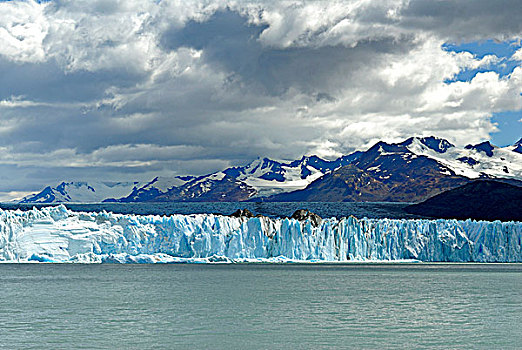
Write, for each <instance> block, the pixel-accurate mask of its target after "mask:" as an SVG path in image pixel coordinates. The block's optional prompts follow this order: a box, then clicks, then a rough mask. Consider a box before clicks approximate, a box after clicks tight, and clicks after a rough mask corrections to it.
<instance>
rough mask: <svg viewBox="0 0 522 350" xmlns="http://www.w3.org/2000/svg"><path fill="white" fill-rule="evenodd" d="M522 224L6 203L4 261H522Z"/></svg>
mask: <svg viewBox="0 0 522 350" xmlns="http://www.w3.org/2000/svg"><path fill="white" fill-rule="evenodd" d="M521 246H522V223H521V222H499V221H495V222H485V221H478V222H477V221H471V220H467V221H458V220H392V219H357V218H354V217H348V218H345V219H340V220H338V219H335V218H332V219H324V220H322V223H321V224H320V225H318V226H317V227H316V226H314V225H313V224H312V223H311V222H310V221H297V220H294V219H271V218H267V217H257V218H250V219H247V218H234V217H226V216H217V215H172V216H152V215H151V216H141V215H123V214H113V213H107V212H100V213H86V212H74V211H70V210H68V209H66V208H65V207H64V206H57V207H47V208H42V209H32V210H29V211H25V212H24V211H20V210H1V209H0V261H4V262H26V261H42V262H46V261H48V262H85V263H90V262H147V263H152V262H187V261H192V262H209V261H216V262H218V261H294V260H299V261H302V260H305V261H367V260H384V261H390V260H404V259H415V260H421V261H454V262H471V261H475V262H522V248H521Z"/></svg>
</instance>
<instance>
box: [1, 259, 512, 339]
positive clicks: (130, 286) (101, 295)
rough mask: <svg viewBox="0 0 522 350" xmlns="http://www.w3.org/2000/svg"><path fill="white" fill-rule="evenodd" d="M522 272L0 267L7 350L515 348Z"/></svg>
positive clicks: (386, 267)
mask: <svg viewBox="0 0 522 350" xmlns="http://www.w3.org/2000/svg"><path fill="white" fill-rule="evenodd" d="M521 287H522V265H521V264H487V265H482V264H480V265H479V264H352V265H292V264H289V265H252V264H245V265H90V266H86V265H68V264H65V265H50V264H36V265H31V264H3V265H0V303H1V307H0V347H2V348H6V349H101V348H110V349H286V348H288V349H336V348H355V349H364V348H367V349H385V348H394V349H397V348H401V349H416V348H432V349H450V348H455V349H462V348H473V349H491V348H495V349H515V348H520V347H521V344H522V332H521V325H522V292H521Z"/></svg>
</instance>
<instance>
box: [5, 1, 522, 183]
mask: <svg viewBox="0 0 522 350" xmlns="http://www.w3.org/2000/svg"><path fill="white" fill-rule="evenodd" d="M0 12H1V13H2V16H0V40H1V41H2V45H1V46H0V76H2V84H0V115H1V118H0V148H2V156H0V166H2V167H4V168H5V172H3V174H4V175H3V177H4V181H3V182H2V186H3V187H2V186H0V191H3V192H9V191H18V190H23V191H25V190H29V189H30V188H33V189H37V188H38V187H40V186H41V185H43V184H46V183H49V182H50V183H54V182H56V181H59V180H62V179H67V180H68V179H84V180H89V179H93V178H97V179H99V178H107V179H122V180H147V179H148V178H149V177H151V176H154V175H176V174H186V173H194V174H201V173H205V172H210V171H215V170H220V169H221V168H223V167H226V166H229V165H237V164H241V163H245V162H248V161H249V160H251V159H252V158H255V157H257V156H270V157H274V158H287V159H288V158H295V157H299V156H300V155H302V154H305V153H306V154H312V153H316V154H319V155H322V156H325V157H334V156H338V155H340V154H346V153H348V152H351V151H353V150H355V149H359V148H363V147H367V146H369V145H371V144H372V143H373V142H375V141H377V140H379V139H387V140H398V139H401V138H406V137H409V136H411V135H413V134H416V135H427V134H435V135H439V136H442V137H447V138H448V139H450V140H451V141H452V142H455V143H460V144H467V143H473V142H478V141H481V140H483V139H487V138H489V135H490V133H492V132H494V131H496V130H497V129H496V126H495V124H494V123H492V122H491V121H490V118H491V115H492V113H494V112H499V111H504V110H519V109H522V100H521V96H520V93H521V89H520V86H522V81H521V80H522V68H521V67H520V65H518V67H516V68H515V69H514V70H513V71H512V72H511V73H509V74H507V75H505V76H500V75H499V74H497V73H496V72H495V71H494V69H493V68H492V67H494V66H495V65H498V64H502V62H503V61H502V59H501V58H499V57H497V56H495V55H494V54H491V55H486V56H484V57H480V58H479V57H476V56H474V55H473V54H471V53H469V52H452V51H448V50H445V49H444V47H443V44H445V43H448V42H451V43H458V42H467V41H473V40H486V39H495V40H512V39H519V38H520V36H521V34H522V24H521V22H520V20H519V19H520V18H521V17H522V9H521V8H520V6H518V3H517V1H507V0H506V1H500V2H494V3H493V2H489V1H466V2H461V1H437V2H426V1H416V0H413V1H403V0H396V1H384V0H383V1H369V0H363V1H331V2H324V1H306V2H302V1H294V2H253V1H234V2H231V1H226V0H222V1H215V2H202V1H187V2H183V3H177V2H166V1H159V2H157V1H154V2H153V1H134V0H132V1H117V0H105V1H53V2H42V3H39V2H35V1H9V2H0ZM520 55H521V54H520V50H518V51H517V52H516V53H515V54H514V55H513V56H512V57H511V60H513V61H516V60H518V61H521V59H520V57H519V56H520ZM470 69H480V72H479V73H477V74H476V75H475V76H474V77H473V78H472V79H469V80H468V81H458V80H455V79H454V78H455V77H456V76H458V74H459V73H460V72H462V71H465V70H470ZM22 182H23V184H22ZM22 187H23V188H22Z"/></svg>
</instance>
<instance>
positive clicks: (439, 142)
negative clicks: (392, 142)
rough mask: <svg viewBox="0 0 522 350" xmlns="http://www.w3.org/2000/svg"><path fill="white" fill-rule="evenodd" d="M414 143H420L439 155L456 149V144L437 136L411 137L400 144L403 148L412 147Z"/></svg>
mask: <svg viewBox="0 0 522 350" xmlns="http://www.w3.org/2000/svg"><path fill="white" fill-rule="evenodd" d="M414 143H418V144H421V145H423V146H424V147H427V148H429V149H431V150H433V151H435V152H437V153H444V152H446V151H447V150H448V149H450V148H452V147H455V145H454V144H452V143H451V142H449V141H448V140H446V139H442V138H438V137H435V136H428V137H410V138H409V139H407V140H406V141H404V142H402V143H400V145H403V146H410V145H412V144H414Z"/></svg>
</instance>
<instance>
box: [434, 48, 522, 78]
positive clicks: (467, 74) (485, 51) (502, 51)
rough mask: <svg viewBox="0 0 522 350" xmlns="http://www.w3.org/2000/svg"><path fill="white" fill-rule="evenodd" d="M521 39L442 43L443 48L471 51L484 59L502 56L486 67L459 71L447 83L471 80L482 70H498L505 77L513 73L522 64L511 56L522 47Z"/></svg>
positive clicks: (453, 50) (452, 50)
mask: <svg viewBox="0 0 522 350" xmlns="http://www.w3.org/2000/svg"><path fill="white" fill-rule="evenodd" d="M521 44H522V41H521V40H511V41H503V42H499V41H495V40H485V41H474V42H469V43H460V44H455V43H446V44H444V45H442V49H443V50H446V51H451V52H457V53H459V52H469V53H471V54H472V55H474V56H475V57H477V58H478V59H482V58H484V57H485V56H487V55H495V56H497V57H498V58H500V61H499V62H498V63H495V64H491V65H489V66H486V67H481V68H478V69H465V70H462V71H461V72H459V73H458V74H457V75H456V76H454V77H453V78H452V79H447V80H445V81H444V82H445V83H447V84H448V83H452V82H456V81H465V82H468V81H471V79H473V78H474V77H475V76H476V75H477V73H481V72H490V71H493V72H496V73H498V74H499V76H500V77H504V76H506V75H508V74H511V72H513V70H514V69H515V68H516V67H518V66H520V64H521V63H520V61H515V60H512V59H511V57H512V56H513V54H514V53H515V52H516V51H517V50H518V49H520V48H521V47H522V45H521Z"/></svg>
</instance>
